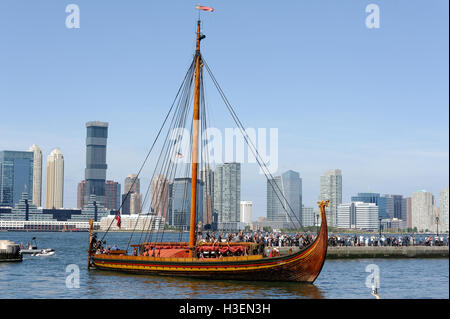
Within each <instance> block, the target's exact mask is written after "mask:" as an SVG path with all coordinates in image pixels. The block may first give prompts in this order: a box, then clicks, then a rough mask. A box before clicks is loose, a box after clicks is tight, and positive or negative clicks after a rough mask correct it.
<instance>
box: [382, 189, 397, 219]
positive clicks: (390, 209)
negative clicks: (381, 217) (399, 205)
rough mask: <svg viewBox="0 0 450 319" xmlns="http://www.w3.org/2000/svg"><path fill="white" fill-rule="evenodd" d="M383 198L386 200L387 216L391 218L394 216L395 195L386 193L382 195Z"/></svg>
mask: <svg viewBox="0 0 450 319" xmlns="http://www.w3.org/2000/svg"><path fill="white" fill-rule="evenodd" d="M381 200H384V202H385V209H386V214H385V216H386V217H387V218H391V219H392V218H394V214H395V211H394V197H392V195H388V194H384V195H383V196H381Z"/></svg>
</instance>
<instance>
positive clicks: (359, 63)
mask: <svg viewBox="0 0 450 319" xmlns="http://www.w3.org/2000/svg"><path fill="white" fill-rule="evenodd" d="M70 3H74V4H77V5H78V6H79V8H80V13H81V15H80V29H67V28H66V26H65V20H66V16H67V15H68V14H67V13H66V12H65V7H66V5H68V4H70ZM196 3H197V2H196V1H185V0H184V1H182V0H177V1H175V0H168V1H137V0H134V1H100V0H98V1H86V0H72V1H60V0H48V1H21V0H14V1H13V0H3V1H1V3H0V41H1V46H0V70H1V71H0V109H1V112H0V120H1V122H0V123H1V125H0V150H27V149H28V148H29V147H30V146H31V145H32V144H37V145H39V146H40V147H41V148H42V150H43V153H44V154H43V155H44V158H45V161H44V165H45V162H46V157H47V155H48V154H49V153H50V152H51V150H52V149H53V148H55V147H59V148H60V149H61V151H62V153H63V154H64V157H65V176H66V180H65V195H64V200H65V206H66V207H74V206H76V184H77V183H78V182H79V181H80V180H82V179H83V178H84V167H85V137H86V129H85V122H87V121H91V120H100V121H106V122H109V124H110V129H109V140H108V155H107V157H108V159H107V162H108V166H109V168H108V176H107V178H108V179H113V180H116V181H119V182H120V183H121V184H123V180H124V178H125V177H126V175H128V174H130V173H134V172H136V171H137V170H138V168H139V165H140V164H141V162H142V160H143V159H144V157H145V154H146V152H147V150H148V147H149V146H150V144H151V143H152V141H153V138H154V136H155V134H156V132H157V129H158V128H159V126H160V125H161V121H162V120H163V118H164V115H165V112H166V111H167V109H168V107H169V106H170V104H171V102H172V99H173V98H174V96H175V93H176V91H177V89H178V86H179V84H180V82H181V80H182V78H183V76H184V73H185V71H186V69H187V67H188V64H189V63H190V60H191V58H192V54H193V50H194V48H195V43H194V33H195V24H196V19H197V14H198V12H197V11H196V10H194V6H195V4H196ZM370 3H375V4H377V5H379V7H380V28H379V29H368V28H367V27H366V25H365V19H366V16H367V13H366V12H365V8H366V6H367V5H368V4H370ZM202 4H204V5H210V6H212V7H214V8H215V9H216V10H215V12H214V13H202V17H203V32H204V33H205V34H206V35H207V38H206V39H205V40H204V41H203V43H202V46H203V48H202V52H203V55H204V56H205V58H206V60H207V62H208V64H209V65H210V67H211V68H212V70H213V72H214V73H215V76H216V78H217V79H218V81H219V82H220V84H221V86H222V88H223V89H224V91H225V93H226V94H227V97H228V99H229V100H230V102H231V103H232V105H233V106H234V107H235V109H236V111H237V113H238V114H239V116H240V118H241V120H242V122H243V123H244V126H246V127H254V128H271V127H275V128H278V130H279V132H278V135H279V171H278V174H279V173H282V172H284V171H286V170H288V169H293V170H296V171H298V172H299V173H300V175H301V177H302V179H303V198H304V203H305V205H306V206H312V205H315V202H316V200H317V195H318V193H319V177H320V175H321V174H322V173H323V172H324V171H326V170H328V169H334V168H340V169H342V172H343V201H344V202H345V201H349V200H350V196H352V195H354V194H355V193H357V192H363V191H369V190H370V191H374V192H379V193H391V194H402V195H405V196H409V195H410V194H411V193H412V192H414V191H417V190H419V189H426V190H428V191H431V192H433V193H434V194H435V195H436V197H437V199H438V197H439V196H438V194H439V190H440V189H442V188H444V187H446V186H448V181H449V171H448V164H449V140H448V136H449V113H448V110H449V107H448V105H449V98H448V85H449V83H448V78H449V77H448V69H449V65H448V60H449V59H448V57H449V55H448V54H449V52H448V47H449V45H448V44H449V43H448V37H449V34H448V22H449V21H448V10H449V8H448V1H446V0H431V1H402V0H397V1H375V0H373V1H362V0H359V1H351V0H344V1H331V0H330V1H312V0H310V1H294V0H291V1H276V2H275V1H265V0H258V1H256V0H247V1H237V0H227V1H204V2H202ZM208 98H209V103H210V104H211V107H212V108H213V111H212V113H213V114H212V115H213V118H212V119H211V121H213V120H216V121H217V122H218V124H217V126H218V127H222V126H223V127H230V125H231V121H230V122H227V121H226V120H225V119H223V117H222V116H221V113H220V111H219V110H217V111H216V110H215V108H216V100H217V98H215V97H214V92H213V91H212V90H209V91H208ZM217 108H223V105H218V103H217ZM212 124H213V125H214V122H212ZM44 167H45V166H44ZM44 173H45V171H44ZM147 178H148V176H147ZM146 182H147V180H146V179H145V177H143V184H144V185H143V186H144V187H145V183H146ZM265 192H266V185H265V183H264V178H263V176H261V175H259V174H258V169H257V167H256V165H255V164H246V165H244V166H243V171H242V194H241V199H242V200H253V201H254V216H255V217H256V216H264V215H265V196H266V193H265Z"/></svg>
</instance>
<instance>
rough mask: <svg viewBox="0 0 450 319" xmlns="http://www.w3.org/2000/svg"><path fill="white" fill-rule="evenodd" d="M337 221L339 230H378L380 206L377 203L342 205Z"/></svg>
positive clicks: (339, 208)
mask: <svg viewBox="0 0 450 319" xmlns="http://www.w3.org/2000/svg"><path fill="white" fill-rule="evenodd" d="M337 221H338V224H337V227H339V228H345V229H361V230H372V231H373V230H377V229H378V227H379V214H378V206H377V205H376V204H375V203H364V202H351V203H345V204H340V205H339V206H338V212H337Z"/></svg>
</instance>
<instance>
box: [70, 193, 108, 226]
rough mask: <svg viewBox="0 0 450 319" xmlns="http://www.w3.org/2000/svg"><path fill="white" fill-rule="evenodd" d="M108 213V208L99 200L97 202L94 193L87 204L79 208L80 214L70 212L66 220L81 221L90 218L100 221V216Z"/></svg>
mask: <svg viewBox="0 0 450 319" xmlns="http://www.w3.org/2000/svg"><path fill="white" fill-rule="evenodd" d="M109 214H110V210H109V209H107V208H106V207H105V206H103V204H102V203H101V202H98V200H97V196H96V195H91V196H90V197H89V200H88V202H87V204H86V205H85V206H84V208H83V209H82V210H81V214H72V215H71V216H70V219H68V221H72V222H82V221H84V222H85V221H89V219H92V220H93V221H94V222H97V221H100V219H101V218H102V217H106V216H108V215H109Z"/></svg>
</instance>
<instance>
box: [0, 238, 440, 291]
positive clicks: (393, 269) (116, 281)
mask: <svg viewBox="0 0 450 319" xmlns="http://www.w3.org/2000/svg"><path fill="white" fill-rule="evenodd" d="M99 235H100V236H99V238H101V234H99ZM129 236H130V234H128V233H112V234H108V236H107V237H106V239H107V244H110V245H112V244H118V245H119V248H124V247H125V246H126V244H127V242H128V239H129ZM32 237H36V238H37V244H38V247H39V248H54V249H55V250H56V254H55V255H54V256H48V257H32V256H30V255H25V256H24V260H23V262H21V263H0V298H213V299H216V298H234V299H239V298H369V299H373V298H374V297H373V296H372V295H371V290H370V289H369V288H367V287H366V285H365V282H366V278H367V276H369V274H370V273H369V272H366V267H367V266H368V265H370V264H375V265H377V266H378V267H379V270H380V289H379V294H380V295H381V297H382V298H396V299H397V298H401V299H404V298H408V299H409V298H439V299H441V298H445V299H448V298H449V264H448V259H397V260H392V259H361V260H328V261H326V262H325V265H324V268H323V270H322V272H321V274H320V275H319V277H318V278H317V280H316V281H315V283H314V284H313V285H310V284H299V283H283V282H279V283H278V282H277V283H267V282H240V281H215V280H199V279H188V278H176V277H173V278H167V277H159V276H144V275H130V274H120V273H115V272H104V271H98V270H90V271H88V270H87V245H88V233H11V232H8V233H5V232H4V233H0V239H8V240H12V241H15V242H16V243H20V242H23V243H24V244H25V243H26V242H28V241H31V238H32ZM171 237H172V238H171ZM164 238H165V240H167V241H169V240H170V239H173V240H178V234H166V235H165V237H164ZM71 264H74V265H77V266H78V267H79V270H80V272H79V278H80V287H79V288H68V287H66V277H67V276H68V275H70V274H71V272H70V271H69V272H66V267H67V266H69V265H71Z"/></svg>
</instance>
